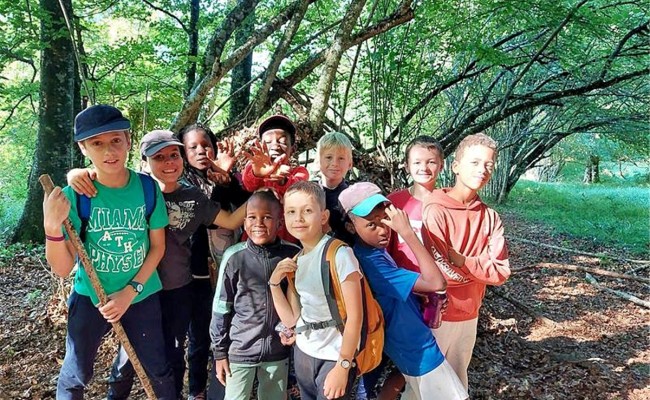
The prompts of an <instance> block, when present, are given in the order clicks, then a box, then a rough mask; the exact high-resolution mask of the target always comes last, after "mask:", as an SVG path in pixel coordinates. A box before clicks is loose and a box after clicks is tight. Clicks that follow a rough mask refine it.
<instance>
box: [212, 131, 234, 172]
mask: <svg viewBox="0 0 650 400" xmlns="http://www.w3.org/2000/svg"><path fill="white" fill-rule="evenodd" d="M217 149H218V151H217V157H216V158H215V159H214V160H212V164H213V165H214V166H215V167H217V168H219V169H220V170H222V171H225V172H230V171H231V170H232V167H233V166H234V165H235V163H236V162H237V158H238V157H239V154H237V153H236V152H235V141H234V139H233V138H225V139H223V140H222V141H220V142H219V143H217Z"/></svg>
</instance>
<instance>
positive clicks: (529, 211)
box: [498, 180, 650, 258]
mask: <svg viewBox="0 0 650 400" xmlns="http://www.w3.org/2000/svg"><path fill="white" fill-rule="evenodd" d="M498 209H500V210H508V211H512V212H514V213H515V214H517V215H520V216H522V217H523V218H525V219H528V220H531V221H535V222H541V223H544V224H546V225H548V226H550V227H552V229H553V230H554V231H555V232H560V233H564V234H569V235H572V236H575V237H578V238H583V239H588V240H592V241H594V242H595V243H597V244H607V245H614V246H617V247H620V248H622V249H626V250H628V251H630V252H632V253H633V254H635V255H636V256H638V257H644V258H647V257H648V255H649V253H650V188H649V187H647V186H627V187H625V186H619V185H583V184H580V183H538V182H531V181H525V180H520V181H519V183H517V186H515V188H514V189H513V191H512V192H511V193H510V196H509V197H508V201H507V202H506V204H503V205H501V206H499V207H498Z"/></svg>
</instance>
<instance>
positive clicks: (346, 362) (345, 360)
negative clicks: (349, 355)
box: [339, 358, 352, 369]
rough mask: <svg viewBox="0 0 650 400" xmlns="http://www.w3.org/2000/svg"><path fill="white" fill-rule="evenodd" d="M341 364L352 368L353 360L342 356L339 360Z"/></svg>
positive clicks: (343, 366)
mask: <svg viewBox="0 0 650 400" xmlns="http://www.w3.org/2000/svg"><path fill="white" fill-rule="evenodd" d="M339 365H340V366H341V368H343V369H350V367H351V366H352V361H350V360H348V359H345V358H342V359H340V360H339Z"/></svg>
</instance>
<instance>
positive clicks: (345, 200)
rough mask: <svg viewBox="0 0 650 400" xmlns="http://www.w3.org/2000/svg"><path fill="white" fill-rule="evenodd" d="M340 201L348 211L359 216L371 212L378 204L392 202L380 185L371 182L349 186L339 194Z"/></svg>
mask: <svg viewBox="0 0 650 400" xmlns="http://www.w3.org/2000/svg"><path fill="white" fill-rule="evenodd" d="M339 201H340V202H341V205H342V206H343V209H344V210H345V212H346V213H352V214H354V215H356V216H359V217H365V216H366V215H368V214H370V213H371V212H372V210H374V209H375V207H377V205H379V204H382V203H386V202H388V203H390V200H388V199H387V198H386V197H385V196H384V195H383V194H381V189H380V188H379V186H377V185H375V184H374V183H370V182H359V183H355V184H354V185H351V186H349V187H348V188H347V189H345V190H343V191H342V192H341V194H340V195H339Z"/></svg>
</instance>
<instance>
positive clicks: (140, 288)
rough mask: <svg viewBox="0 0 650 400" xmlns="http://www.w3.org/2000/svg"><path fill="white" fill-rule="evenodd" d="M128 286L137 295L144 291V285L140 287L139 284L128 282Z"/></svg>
mask: <svg viewBox="0 0 650 400" xmlns="http://www.w3.org/2000/svg"><path fill="white" fill-rule="evenodd" d="M129 286H131V287H132V288H133V290H135V292H136V293H137V294H140V293H142V291H143V290H144V285H142V284H141V283H140V282H136V281H131V282H129Z"/></svg>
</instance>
